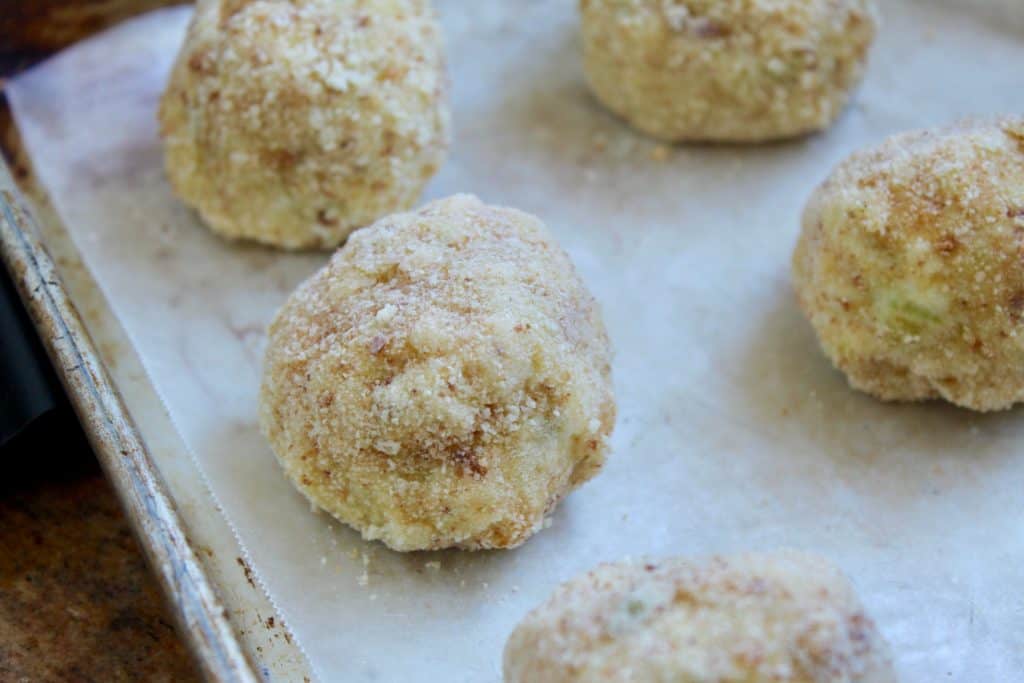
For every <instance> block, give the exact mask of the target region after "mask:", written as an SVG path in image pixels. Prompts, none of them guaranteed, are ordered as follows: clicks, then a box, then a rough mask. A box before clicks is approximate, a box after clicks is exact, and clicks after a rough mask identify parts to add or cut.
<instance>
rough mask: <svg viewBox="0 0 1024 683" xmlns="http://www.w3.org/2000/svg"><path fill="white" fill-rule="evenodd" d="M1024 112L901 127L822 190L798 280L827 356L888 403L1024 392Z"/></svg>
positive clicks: (796, 270) (987, 406) (811, 209)
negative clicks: (938, 126) (992, 118)
mask: <svg viewBox="0 0 1024 683" xmlns="http://www.w3.org/2000/svg"><path fill="white" fill-rule="evenodd" d="M1022 258H1024V119H1019V118H1016V119H1005V120H1002V121H972V122H964V123H960V124H957V125H954V126H951V127H949V128H944V129H938V130H929V131H918V132H912V133H905V134H902V135H897V136H895V137H893V138H890V139H889V140H887V141H886V142H885V143H884V144H882V145H881V146H879V147H877V148H875V149H872V150H869V151H866V152H862V153H859V154H855V155H854V156H852V157H851V158H850V159H849V160H847V161H846V162H844V163H843V164H841V165H840V166H839V167H838V168H837V169H836V170H835V171H834V172H833V174H832V175H831V176H830V177H829V179H828V180H826V181H825V183H824V184H823V185H822V186H821V187H820V188H818V190H817V191H816V192H815V193H814V195H813V196H812V197H811V199H810V201H809V203H808V205H807V208H806V210H805V212H804V218H803V233H802V235H801V237H800V241H799V243H798V244H797V248H796V251H795V253H794V256H793V278H794V284H795V287H796V291H797V295H798V298H799V300H800V305H801V307H802V308H803V309H804V311H805V312H806V313H807V315H808V317H809V318H810V320H811V323H812V324H813V326H814V328H815V330H816V331H817V333H818V337H819V339H820V341H821V344H822V347H823V348H824V350H825V353H826V354H827V355H828V356H829V358H831V359H832V361H833V362H834V363H835V364H836V366H837V367H838V368H839V369H841V370H842V371H843V372H845V373H846V375H847V377H848V378H849V380H850V383H851V384H852V385H853V386H854V387H856V388H858V389H860V390H862V391H866V392H868V393H871V394H874V395H875V396H878V397H880V398H882V399H885V400H902V401H915V400H924V399H931V398H939V397H942V398H945V399H946V400H948V401H951V402H953V403H956V404H957V405H960V406H964V407H967V408H972V409H974V410H999V409H1004V408H1009V407H1010V406H1012V405H1013V404H1014V403H1017V402H1019V401H1021V400H1024V334H1022V333H1024V328H1022V326H1021V321H1022V316H1024V262H1022Z"/></svg>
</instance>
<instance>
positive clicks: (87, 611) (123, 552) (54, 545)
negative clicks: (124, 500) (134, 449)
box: [0, 450, 199, 683]
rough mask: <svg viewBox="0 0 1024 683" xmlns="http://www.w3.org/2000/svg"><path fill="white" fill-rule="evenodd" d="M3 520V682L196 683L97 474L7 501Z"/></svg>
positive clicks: (0, 503) (27, 489) (8, 496)
mask: <svg viewBox="0 0 1024 683" xmlns="http://www.w3.org/2000/svg"><path fill="white" fill-rule="evenodd" d="M37 455H38V457H40V458H49V457H50V456H51V454H48V453H40V454H37ZM82 456H83V457H90V454H89V453H88V450H83V452H82ZM8 485H9V484H8ZM0 520H3V524H2V526H0V680H2V681H41V682H48V681H53V682H58V681H59V682H61V683H63V682H66V681H109V682H111V683H113V682H116V681H126V682H127V681H154V682H160V681H168V682H169V681H174V682H175V683H186V682H187V681H197V682H198V681H199V677H198V675H197V673H196V671H195V669H194V668H193V665H192V661H191V659H190V657H189V655H188V653H187V652H186V650H185V648H184V647H183V646H182V644H181V642H180V641H179V639H178V637H177V634H176V633H175V631H174V628H173V626H172V625H171V622H170V618H169V616H167V615H166V611H165V609H164V603H163V599H162V597H161V595H160V592H159V590H158V589H157V585H156V582H155V580H154V579H153V578H152V577H151V576H150V574H149V569H148V567H146V564H145V562H144V561H143V559H142V555H141V553H140V552H139V548H138V547H137V545H136V543H135V540H134V538H133V537H132V534H131V530H130V529H129V527H128V523H127V521H126V520H125V519H124V515H123V514H122V513H121V510H120V508H119V507H118V504H117V500H116V498H115V497H114V493H113V491H111V490H110V487H109V485H108V484H107V483H106V482H105V481H104V480H103V477H102V476H101V475H100V474H99V473H94V474H92V475H90V476H85V477H82V478H80V479H77V480H75V481H67V482H59V481H50V482H47V483H46V484H45V485H22V486H21V487H20V488H19V490H18V491H7V492H5V493H4V494H3V495H2V496H0Z"/></svg>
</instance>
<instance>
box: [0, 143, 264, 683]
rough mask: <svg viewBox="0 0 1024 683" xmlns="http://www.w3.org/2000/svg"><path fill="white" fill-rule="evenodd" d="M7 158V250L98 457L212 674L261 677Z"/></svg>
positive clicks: (1, 242)
mask: <svg viewBox="0 0 1024 683" xmlns="http://www.w3.org/2000/svg"><path fill="white" fill-rule="evenodd" d="M38 234H39V231H38V229H37V223H36V219H35V217H34V215H33V213H32V210H31V208H30V206H29V205H28V203H27V202H26V201H25V199H24V197H23V196H22V194H21V192H20V190H19V189H18V187H17V186H16V185H15V182H14V179H13V177H12V175H11V173H10V170H9V168H8V167H7V164H6V163H5V161H4V160H3V159H2V158H0V252H2V256H3V261H4V265H5V266H6V267H7V271H8V272H9V273H10V275H11V279H12V280H13V281H14V283H15V286H16V287H17V290H18V293H19V295H20V296H21V300H22V301H23V302H24V304H25V308H26V309H27V310H28V314H29V316H30V317H31V319H32V322H33V323H34V325H35V327H36V329H37V330H38V332H39V336H40V338H41V340H42V342H43V345H44V347H45V348H46V351H47V353H48V354H49V356H50V360H51V361H52V363H53V365H54V369H55V371H56V373H57V375H58V376H59V377H60V379H61V382H62V383H63V385H64V389H65V391H66V392H67V394H68V397H69V398H70V400H71V403H72V405H73V406H74V408H75V411H76V413H77V414H78V417H79V420H80V421H81V423H82V428H83V429H84V430H85V433H86V435H87V436H88V437H89V441H90V443H91V444H92V447H93V449H94V450H95V452H96V456H97V458H98V459H99V461H100V464H101V466H102V467H103V470H104V472H105V473H106V476H107V478H108V479H109V480H110V482H111V484H112V485H113V487H114V489H115V490H116V491H117V495H118V497H119V498H120V500H121V505H122V506H123V507H124V509H125V512H126V513H127V516H128V519H129V520H131V523H132V526H133V527H134V529H135V533H136V536H137V537H138V539H139V541H140V542H141V544H142V547H143V550H144V552H145V555H146V558H147V560H148V561H149V564H150V567H151V568H152V569H153V571H154V572H155V574H156V576H157V579H158V580H159V582H160V585H161V587H162V588H163V592H164V595H165V596H166V597H167V599H168V601H169V602H170V604H171V607H172V611H173V612H174V616H175V619H176V621H177V623H178V627H179V630H180V632H181V633H182V634H183V635H184V637H185V640H186V643H187V645H188V647H189V649H190V650H191V651H192V653H193V655H194V656H195V659H196V661H197V663H198V664H199V667H200V669H201V671H202V673H203V675H204V676H205V678H206V679H207V680H209V681H217V682H218V683H219V682H224V683H229V682H231V683H234V682H236V681H237V682H238V683H243V682H244V683H250V682H251V683H255V682H256V681H257V680H258V679H257V677H256V676H255V674H254V673H253V668H252V666H251V665H250V663H249V661H248V659H247V658H246V656H245V654H244V653H243V650H242V648H241V647H240V645H239V642H238V639H237V637H236V635H235V632H234V630H233V629H232V627H231V625H230V623H229V622H228V618H227V615H226V613H225V610H224V607H223V605H222V604H221V601H220V599H219V598H218V597H217V594H216V591H215V590H214V588H213V586H212V584H211V583H210V581H209V580H208V579H207V577H206V574H205V572H204V570H203V567H202V565H201V564H200V562H199V559H198V557H197V555H196V553H195V551H194V549H193V548H192V546H191V544H190V543H189V540H188V536H187V535H186V533H185V530H184V528H183V527H182V524H181V521H180V518H179V517H178V514H177V512H176V510H175V509H174V504H173V503H172V502H171V499H170V497H169V496H168V494H167V490H166V487H165V485H164V483H163V481H162V479H161V478H160V475H159V473H158V472H157V469H156V467H155V466H154V464H153V460H152V458H151V457H150V455H149V452H148V451H147V449H146V445H145V443H144V442H143V440H142V438H141V437H140V436H139V433H138V431H137V430H136V428H135V425H134V423H133V422H132V419H131V417H130V416H129V413H128V411H127V410H126V408H125V406H124V403H123V401H122V400H121V396H120V394H119V393H118V392H117V390H116V389H115V388H114V385H113V384H112V382H111V380H110V377H109V375H108V374H107V371H106V369H105V368H104V367H103V364H102V362H101V361H100V360H99V356H98V355H97V354H96V351H95V348H94V346H93V343H92V341H91V339H90V338H89V335H88V333H87V332H86V330H85V327H84V325H83V324H82V321H81V318H80V317H79V315H78V312H77V311H76V309H75V307H74V304H73V303H72V302H71V301H70V299H69V298H68V296H67V293H66V292H65V290H64V286H63V284H62V283H61V280H60V277H59V275H58V274H57V271H56V269H55V267H54V265H53V262H52V261H51V259H50V257H49V256H48V255H47V253H46V251H45V250H44V248H43V246H42V244H41V243H40V241H39V239H38V237H37V235H38Z"/></svg>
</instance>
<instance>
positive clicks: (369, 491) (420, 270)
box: [260, 195, 615, 550]
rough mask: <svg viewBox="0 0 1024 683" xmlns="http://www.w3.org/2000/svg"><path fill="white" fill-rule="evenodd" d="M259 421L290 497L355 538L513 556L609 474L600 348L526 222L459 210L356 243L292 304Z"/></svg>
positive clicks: (577, 291) (603, 347)
mask: <svg viewBox="0 0 1024 683" xmlns="http://www.w3.org/2000/svg"><path fill="white" fill-rule="evenodd" d="M260 410H261V414H260V418H261V424H262V427H263V431H264V433H265V434H266V436H267V438H268V440H269V442H270V444H271V446H272V447H273V449H274V452H275V453H276V454H277V456H278V458H279V460H280V461H281V464H282V465H283V467H284V469H285V471H286V472H287V473H288V475H289V476H290V477H291V479H292V480H293V482H294V483H295V484H296V486H297V487H298V488H299V489H300V490H301V491H302V492H303V493H304V494H305V495H306V496H308V497H309V499H310V500H311V501H312V502H313V503H314V504H316V505H318V506H320V507H322V508H323V509H325V510H327V511H328V512H330V513H331V514H333V515H334V516H335V517H337V518H338V519H340V520H342V521H344V522H346V523H348V524H350V525H351V526H353V527H355V528H356V529H358V530H359V531H361V532H362V534H363V536H364V537H365V538H367V539H380V540H382V541H383V542H384V543H386V544H387V545H388V546H390V547H391V548H394V549H396V550H427V549H440V548H448V547H459V548H468V549H477V548H508V547H513V546H516V545H518V544H520V543H522V542H523V541H525V540H526V539H527V538H528V537H529V536H530V535H532V534H533V533H535V532H536V531H538V530H539V529H540V528H541V527H542V524H543V522H544V520H545V516H546V515H548V514H549V513H550V512H551V511H552V510H553V509H554V507H555V505H556V504H557V503H558V502H559V501H560V500H561V499H562V498H563V497H564V496H565V495H566V494H567V493H568V492H569V491H570V490H571V489H573V488H575V487H576V486H578V485H579V484H581V483H583V482H584V481H586V480H588V479H590V478H591V477H592V476H594V474H596V472H597V471H598V469H600V467H601V465H602V464H603V462H604V459H605V452H606V450H607V439H608V436H609V434H610V433H611V430H612V426H613V423H614V418H615V405H614V401H613V398H612V393H611V383H610V359H609V349H608V339H607V335H606V333H605V329H604V325H603V323H602V321H601V316H600V313H599V311H598V308H597V305H596V304H595V302H594V299H593V298H592V297H591V295H590V294H589V293H588V292H587V291H586V289H585V288H584V286H583V284H582V282H581V281H580V279H579V277H578V276H577V274H576V272H575V270H574V268H573V266H572V264H571V262H570V261H569V258H568V257H567V256H566V254H565V252H563V251H562V249H561V248H560V247H559V246H558V245H557V244H556V243H555V242H554V241H553V240H552V238H551V236H550V235H549V234H548V232H547V230H546V229H545V228H544V226H543V225H542V224H541V222H540V221H539V220H537V219H536V218H534V217H532V216H530V215H528V214H525V213H522V212H520V211H516V210H513V209H506V208H498V207H492V206H488V205H485V204H483V203H482V202H480V201H479V200H478V199H476V198H475V197H470V196H465V195H460V196H455V197H451V198H448V199H444V200H439V201H436V202H432V203H430V204H427V205H426V206H424V207H423V208H422V209H420V210H418V211H416V212H413V213H404V214H397V215H393V216H389V217H387V218H384V219H381V220H380V221H378V222H377V223H375V224H374V225H373V226H371V227H369V228H365V229H363V230H359V231H357V232H355V233H354V234H353V235H352V237H351V238H350V239H349V241H348V243H347V244H346V245H345V246H344V247H343V248H342V249H341V250H339V251H338V253H337V254H335V256H334V257H333V258H332V259H331V261H330V263H329V264H328V265H327V266H326V267H325V268H324V269H323V270H321V271H320V272H319V273H317V274H316V275H314V276H313V277H312V278H311V279H310V280H308V281H307V282H306V283H304V284H303V285H302V286H300V287H299V289H298V290H297V291H296V292H295V293H294V294H293V295H292V297H291V298H290V299H289V300H288V302H287V303H286V304H285V306H284V307H283V308H282V309H281V311H280V312H279V313H278V315H277V317H276V319H275V320H274V322H273V324H272V325H271V327H270V334H269V344H268V348H267V352H266V358H265V362H264V374H263V385H262V390H261V396H260Z"/></svg>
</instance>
